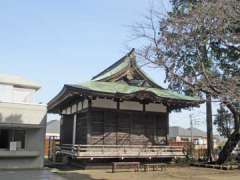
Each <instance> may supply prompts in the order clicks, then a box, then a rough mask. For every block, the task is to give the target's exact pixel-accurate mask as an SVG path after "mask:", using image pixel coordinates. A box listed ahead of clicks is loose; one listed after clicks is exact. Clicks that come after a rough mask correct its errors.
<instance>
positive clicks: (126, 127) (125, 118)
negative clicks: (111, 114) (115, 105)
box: [117, 112, 131, 145]
mask: <svg viewBox="0 0 240 180" xmlns="http://www.w3.org/2000/svg"><path fill="white" fill-rule="evenodd" d="M130 130H131V113H128V112H122V113H118V125H117V144H119V145H122V144H125V145H129V144H130Z"/></svg>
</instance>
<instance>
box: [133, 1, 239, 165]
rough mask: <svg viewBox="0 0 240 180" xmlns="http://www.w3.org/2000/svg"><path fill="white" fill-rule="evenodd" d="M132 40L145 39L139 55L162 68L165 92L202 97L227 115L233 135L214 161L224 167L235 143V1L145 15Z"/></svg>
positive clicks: (236, 79) (208, 2) (236, 65)
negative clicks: (224, 109) (214, 102)
mask: <svg viewBox="0 0 240 180" xmlns="http://www.w3.org/2000/svg"><path fill="white" fill-rule="evenodd" d="M134 35H135V36H136V37H137V38H144V39H145V41H144V42H145V46H143V47H142V48H141V49H140V50H139V55H141V56H142V57H143V58H144V59H145V60H146V61H147V62H148V63H152V64H155V65H157V66H159V67H161V68H164V70H165V72H166V82H168V83H169V88H171V89H174V90H178V91H179V92H182V93H185V94H188V95H189V94H190V95H199V96H202V97H204V94H208V95H209V96H211V97H214V98H217V99H219V101H220V102H222V103H223V104H224V105H225V106H226V107H227V108H228V109H229V110H230V112H231V113H232V114H233V117H234V125H235V127H234V132H233V133H232V134H231V136H230V137H229V139H228V141H227V143H226V144H225V146H224V148H223V150H222V151H221V153H220V154H219V159H218V163H224V162H225V161H226V160H227V158H228V157H229V155H230V154H231V152H232V150H233V149H234V147H235V146H236V144H237V143H238V141H239V140H240V122H239V121H240V120H239V116H240V112H239V110H238V109H237V107H236V106H235V104H236V102H240V1H239V0H228V1H224V0H214V1H207V0H205V1H203V0H202V1H198V2H195V4H194V6H192V7H191V8H188V10H187V11H182V13H168V14H167V15H162V14H161V13H160V12H159V11H157V10H156V9H151V10H150V15H149V16H147V17H146V20H145V22H143V23H139V24H136V25H134Z"/></svg>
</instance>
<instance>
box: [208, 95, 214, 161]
mask: <svg viewBox="0 0 240 180" xmlns="http://www.w3.org/2000/svg"><path fill="white" fill-rule="evenodd" d="M206 99H207V102H206V112H207V113H206V116H207V117H206V121H207V157H208V162H212V161H213V122H212V98H211V95H210V94H206Z"/></svg>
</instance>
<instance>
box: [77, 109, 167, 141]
mask: <svg viewBox="0 0 240 180" xmlns="http://www.w3.org/2000/svg"><path fill="white" fill-rule="evenodd" d="M90 113H91V116H90V117H91V121H90V122H91V123H90V124H91V133H90V134H91V136H90V142H89V143H90V144H99V145H100V144H106V145H115V144H118V145H123V144H124V145H158V144H163V140H166V136H167V133H168V128H169V127H168V115H167V114H164V113H150V112H130V111H109V110H106V109H105V110H101V109H98V110H91V112H90ZM86 121H87V119H85V121H84V122H85V123H84V122H83V121H82V122H81V120H80V122H78V128H77V129H78V132H77V133H78V135H77V137H79V138H77V143H79V142H80V143H81V144H82V143H84V142H85V143H86V141H84V140H81V137H84V138H82V139H86V138H85V137H86V133H87V130H86V129H87V127H86ZM80 126H83V127H80ZM79 139H80V140H79Z"/></svg>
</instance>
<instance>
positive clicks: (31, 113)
mask: <svg viewBox="0 0 240 180" xmlns="http://www.w3.org/2000/svg"><path fill="white" fill-rule="evenodd" d="M46 112H47V107H46V106H44V105H34V104H19V103H5V102H0V124H4V123H7V124H35V125H39V124H42V123H43V122H44V118H45V116H46Z"/></svg>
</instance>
